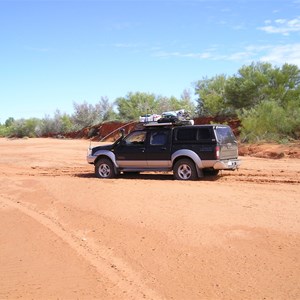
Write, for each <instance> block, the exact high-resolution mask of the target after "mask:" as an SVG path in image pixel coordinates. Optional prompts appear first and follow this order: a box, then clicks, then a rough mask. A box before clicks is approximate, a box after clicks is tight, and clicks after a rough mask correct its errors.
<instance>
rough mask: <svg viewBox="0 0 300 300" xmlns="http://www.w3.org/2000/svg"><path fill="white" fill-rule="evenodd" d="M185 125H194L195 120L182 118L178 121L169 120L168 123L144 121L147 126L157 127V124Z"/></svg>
mask: <svg viewBox="0 0 300 300" xmlns="http://www.w3.org/2000/svg"><path fill="white" fill-rule="evenodd" d="M184 125H194V120H182V121H176V122H167V123H159V122H148V123H143V126H145V127H156V126H184Z"/></svg>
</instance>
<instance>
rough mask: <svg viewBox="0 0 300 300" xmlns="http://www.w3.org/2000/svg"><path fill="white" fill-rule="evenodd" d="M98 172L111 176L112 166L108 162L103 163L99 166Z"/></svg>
mask: <svg viewBox="0 0 300 300" xmlns="http://www.w3.org/2000/svg"><path fill="white" fill-rule="evenodd" d="M98 173H99V175H100V176H101V177H109V175H110V167H109V165H107V164H101V165H100V166H99V168H98Z"/></svg>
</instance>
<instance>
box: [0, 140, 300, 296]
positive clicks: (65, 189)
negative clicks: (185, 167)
mask: <svg viewBox="0 0 300 300" xmlns="http://www.w3.org/2000/svg"><path fill="white" fill-rule="evenodd" d="M87 147H88V141H85V140H55V139H27V140H7V139H0V178H1V181H0V228H1V230H0V243H1V247H0V299H16V298H23V299H91V298H98V299H142V298H145V299H300V184H299V183H300V160H299V159H291V158H282V159H278V160H272V159H262V158H253V157H242V158H241V159H242V162H243V164H242V167H241V168H240V170H239V171H235V172H223V174H222V175H221V176H219V177H217V178H216V179H214V180H212V179H204V180H199V181H195V182H179V181H174V180H173V177H172V175H171V174H161V175H159V174H145V175H144V174H143V175H141V176H139V177H124V176H123V177H122V176H121V177H120V178H118V179H113V180H100V179H96V178H94V176H93V166H91V165H88V164H87V163H86V160H85V155H86V149H87Z"/></svg>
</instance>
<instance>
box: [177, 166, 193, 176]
mask: <svg viewBox="0 0 300 300" xmlns="http://www.w3.org/2000/svg"><path fill="white" fill-rule="evenodd" d="M178 175H179V177H180V178H181V179H189V178H190V177H191V175H192V169H191V167H190V166H189V165H187V164H182V165H180V167H179V168H178Z"/></svg>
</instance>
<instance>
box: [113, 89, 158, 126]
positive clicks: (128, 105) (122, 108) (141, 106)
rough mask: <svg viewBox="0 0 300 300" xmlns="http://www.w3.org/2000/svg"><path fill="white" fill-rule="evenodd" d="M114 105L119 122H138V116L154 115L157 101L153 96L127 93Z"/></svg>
mask: <svg viewBox="0 0 300 300" xmlns="http://www.w3.org/2000/svg"><path fill="white" fill-rule="evenodd" d="M116 105H117V108H118V111H119V118H120V119H121V120H126V121H129V120H138V118H139V116H141V115H143V114H146V113H156V112H157V108H158V101H157V99H156V97H155V95H154V94H149V93H141V92H136V93H132V92H130V93H128V94H127V96H126V97H120V98H117V99H116Z"/></svg>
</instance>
